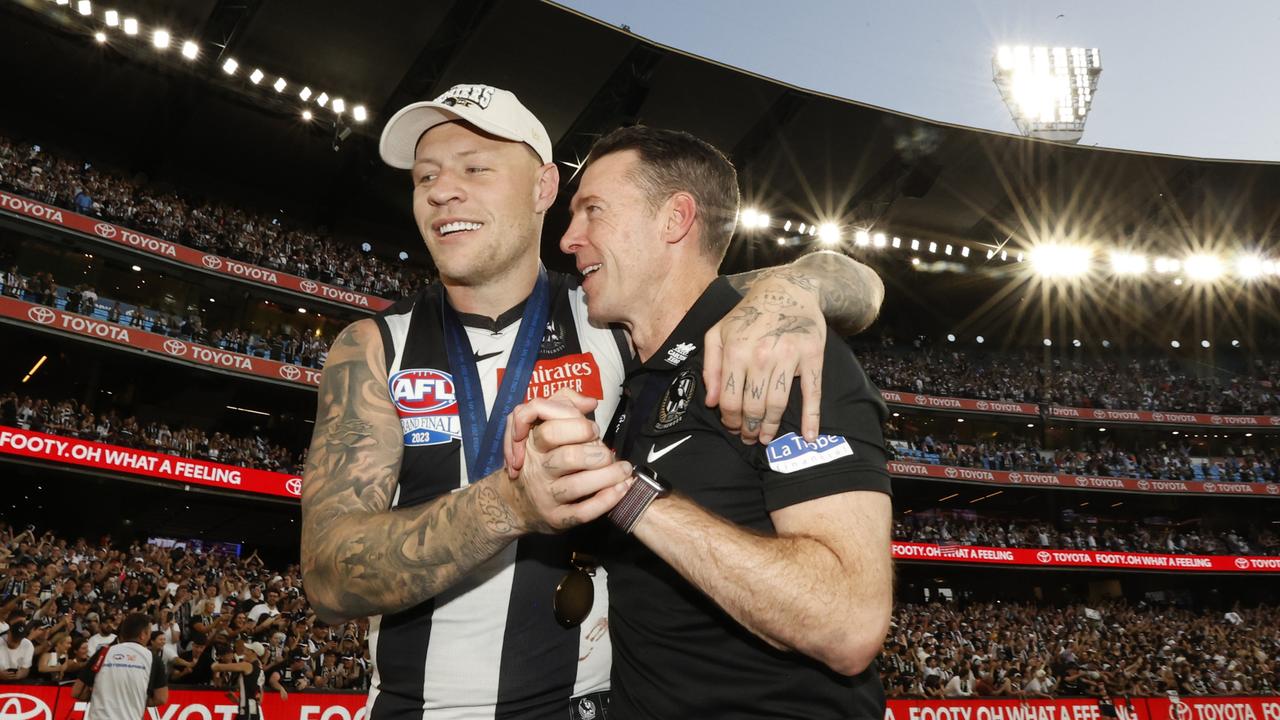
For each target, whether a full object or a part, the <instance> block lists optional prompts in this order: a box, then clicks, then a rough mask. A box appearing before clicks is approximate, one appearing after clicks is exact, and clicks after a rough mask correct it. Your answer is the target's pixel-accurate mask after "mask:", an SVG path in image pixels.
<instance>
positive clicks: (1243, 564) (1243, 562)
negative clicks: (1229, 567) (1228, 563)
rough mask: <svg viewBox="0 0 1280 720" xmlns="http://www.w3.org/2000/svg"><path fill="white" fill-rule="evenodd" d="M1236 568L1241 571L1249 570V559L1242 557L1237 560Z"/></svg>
mask: <svg viewBox="0 0 1280 720" xmlns="http://www.w3.org/2000/svg"><path fill="white" fill-rule="evenodd" d="M1236 567H1238V568H1240V569H1241V570H1248V569H1249V558H1242V557H1238V558H1236Z"/></svg>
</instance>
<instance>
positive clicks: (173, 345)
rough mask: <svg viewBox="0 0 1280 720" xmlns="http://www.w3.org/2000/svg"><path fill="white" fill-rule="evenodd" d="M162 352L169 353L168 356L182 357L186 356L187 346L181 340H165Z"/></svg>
mask: <svg viewBox="0 0 1280 720" xmlns="http://www.w3.org/2000/svg"><path fill="white" fill-rule="evenodd" d="M164 351H165V352H167V353H169V354H170V355H177V356H178V357H182V356H183V355H186V354H187V344H186V343H184V342H182V341H181V340H165V341H164Z"/></svg>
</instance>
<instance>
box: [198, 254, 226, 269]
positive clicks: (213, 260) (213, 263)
mask: <svg viewBox="0 0 1280 720" xmlns="http://www.w3.org/2000/svg"><path fill="white" fill-rule="evenodd" d="M200 262H202V263H204V266H205V267H207V268H209V269H210V270H217V269H218V268H220V267H222V258H220V257H218V256H217V255H205V256H204V257H202V258H200Z"/></svg>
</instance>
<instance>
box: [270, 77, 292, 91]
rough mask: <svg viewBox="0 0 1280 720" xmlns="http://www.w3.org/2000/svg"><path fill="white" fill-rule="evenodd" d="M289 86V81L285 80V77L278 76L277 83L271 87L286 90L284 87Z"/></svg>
mask: <svg viewBox="0 0 1280 720" xmlns="http://www.w3.org/2000/svg"><path fill="white" fill-rule="evenodd" d="M288 86H289V83H287V82H285V81H284V78H276V82H275V84H274V85H272V86H271V87H273V88H275V89H276V92H284V89H285V88H286V87H288Z"/></svg>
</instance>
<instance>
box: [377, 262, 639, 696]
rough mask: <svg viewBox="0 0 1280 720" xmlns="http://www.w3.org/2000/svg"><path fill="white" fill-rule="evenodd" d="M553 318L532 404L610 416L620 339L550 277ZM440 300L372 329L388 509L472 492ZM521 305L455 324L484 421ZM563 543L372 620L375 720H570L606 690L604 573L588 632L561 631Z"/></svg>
mask: <svg viewBox="0 0 1280 720" xmlns="http://www.w3.org/2000/svg"><path fill="white" fill-rule="evenodd" d="M549 279H550V282H551V310H550V314H549V319H548V321H547V324H546V328H545V330H544V332H543V336H542V347H541V349H540V352H539V355H538V362H537V364H536V366H535V367H534V371H533V377H532V378H531V380H530V382H529V390H528V393H527V397H529V398H533V397H549V396H550V395H552V394H554V393H555V392H556V391H557V390H559V389H561V388H572V389H574V390H577V391H579V392H581V393H583V394H584V395H589V396H593V397H597V398H600V404H599V406H598V407H597V408H596V411H595V415H596V417H597V418H600V417H603V418H605V419H606V420H607V419H608V418H609V417H611V416H612V414H613V411H614V408H615V406H616V405H617V402H618V397H619V392H620V390H621V385H622V379H623V375H624V370H623V354H622V353H623V352H624V349H625V348H626V339H625V337H624V336H623V335H622V333H621V331H615V330H610V329H605V328H596V327H592V326H591V325H590V323H588V321H587V306H586V299H585V297H584V295H583V292H582V289H581V288H580V287H579V286H578V284H577V282H576V280H574V279H573V278H570V277H568V276H566V275H562V274H559V273H549ZM442 301H443V289H442V287H441V286H439V285H433V286H430V287H428V288H426V289H424V290H422V291H420V292H419V293H418V294H417V295H416V296H414V297H412V298H406V299H405V300H403V301H401V302H399V303H397V304H396V305H393V306H392V307H391V308H389V309H387V310H386V311H384V312H383V313H381V314H379V315H378V316H377V323H378V327H379V330H380V331H381V333H382V342H383V346H384V348H385V350H386V359H387V369H388V386H387V390H388V393H389V395H390V397H391V400H392V402H393V403H394V404H395V407H396V411H397V413H398V414H399V415H400V422H401V429H402V431H403V433H404V459H403V462H402V465H401V468H400V477H399V484H398V486H397V488H396V493H395V496H394V498H393V500H392V505H393V506H394V507H406V506H411V505H417V504H420V503H424V502H428V501H430V500H432V499H434V498H437V497H440V496H441V495H444V494H445V493H449V492H453V491H455V490H459V489H461V488H464V487H466V485H467V472H466V467H465V463H466V460H465V455H464V453H463V452H462V433H461V425H460V423H459V418H458V407H457V403H456V398H455V397H454V385H453V374H452V371H451V369H450V366H449V360H448V355H447V353H446V351H445V344H444V330H443V324H442V315H441V302H442ZM522 311H523V305H521V306H517V307H515V308H512V309H511V310H510V311H508V312H506V313H503V315H502V316H501V317H499V318H498V319H497V320H496V321H495V320H493V319H490V318H484V317H476V316H469V315H466V314H462V313H459V317H460V318H461V320H462V323H463V325H464V326H465V327H466V331H467V337H468V340H470V342H471V347H472V350H473V352H474V354H475V358H476V361H477V362H476V366H477V370H478V373H479V376H480V380H481V384H482V385H483V388H484V396H485V397H484V400H485V412H486V413H489V412H492V410H493V403H494V396H495V395H496V394H497V388H498V386H499V383H500V382H501V376H502V373H503V370H504V368H505V367H506V364H507V362H508V360H509V358H510V354H511V350H512V346H513V344H514V340H515V337H516V335H517V333H518V332H519V330H520V315H521V313H522ZM573 541H574V540H573V539H572V538H570V537H564V536H555V537H551V536H544V535H531V536H527V537H524V538H521V539H520V540H519V541H517V542H515V543H512V544H511V545H510V546H508V547H507V548H506V549H505V550H504V551H503V552H502V553H500V554H499V555H497V556H496V557H494V558H493V559H491V560H490V561H489V562H487V563H485V564H483V565H481V566H480V567H478V568H476V569H475V570H473V571H472V572H471V573H470V574H469V575H468V576H467V577H465V578H463V579H462V580H461V581H460V582H459V583H458V584H457V585H455V586H454V587H452V588H450V589H449V590H448V591H446V592H444V593H442V594H440V595H439V596H437V597H435V598H433V599H431V600H428V601H427V602H425V603H423V604H422V605H419V606H417V607H415V608H412V609H409V610H407V611H403V612H399V613H395V614H389V615H383V616H381V617H375V618H372V619H371V622H370V628H369V646H370V653H371V655H372V657H373V660H374V665H375V670H374V673H373V678H372V686H371V688H370V691H369V702H368V705H367V710H368V712H367V717H368V718H369V719H370V720H436V719H442V720H443V719H448V720H470V719H472V718H475V719H476V720H481V719H484V720H514V719H520V720H525V719H528V720H535V719H537V720H541V719H542V718H548V719H550V718H556V720H563V718H564V717H566V716H567V710H568V707H569V699H570V698H571V697H574V696H577V695H582V694H585V693H591V692H597V691H600V690H605V689H607V688H608V685H609V667H610V655H611V648H610V644H609V636H608V632H607V627H608V625H607V621H606V614H607V612H608V605H609V603H608V598H607V595H606V591H605V585H606V578H605V574H604V571H603V570H597V576H596V578H595V583H594V584H595V591H596V598H595V605H594V607H593V608H592V613H591V615H590V617H588V618H587V619H586V620H585V621H584V622H583V623H582V625H581V626H580V627H578V628H573V629H570V630H565V629H564V628H562V627H560V625H559V624H557V623H556V621H555V617H554V615H553V612H552V596H553V593H554V591H555V587H556V585H557V583H559V582H560V580H561V578H563V577H564V574H565V572H566V571H567V569H568V561H569V554H570V543H571V542H573Z"/></svg>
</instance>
